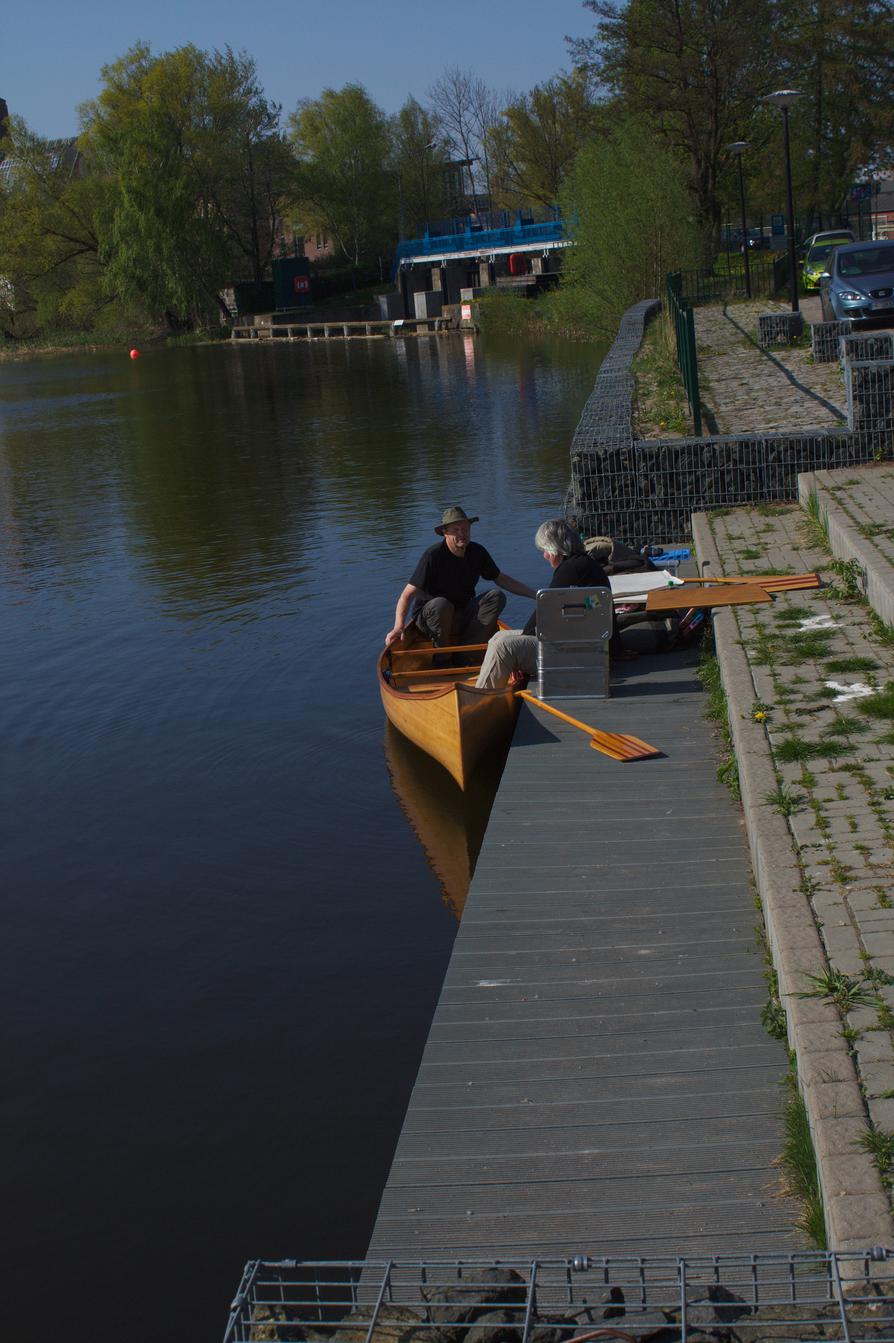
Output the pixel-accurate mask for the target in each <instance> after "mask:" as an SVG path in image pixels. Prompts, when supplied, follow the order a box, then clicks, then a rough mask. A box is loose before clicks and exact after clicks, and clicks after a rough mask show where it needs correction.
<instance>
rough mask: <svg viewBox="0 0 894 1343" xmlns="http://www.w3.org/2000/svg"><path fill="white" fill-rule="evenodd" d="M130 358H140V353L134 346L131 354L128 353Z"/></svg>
mask: <svg viewBox="0 0 894 1343" xmlns="http://www.w3.org/2000/svg"><path fill="white" fill-rule="evenodd" d="M130 357H131V359H139V357H140V352H139V350H138V349H137V347H136V346H134V347H133V349H132V350H131V352H130Z"/></svg>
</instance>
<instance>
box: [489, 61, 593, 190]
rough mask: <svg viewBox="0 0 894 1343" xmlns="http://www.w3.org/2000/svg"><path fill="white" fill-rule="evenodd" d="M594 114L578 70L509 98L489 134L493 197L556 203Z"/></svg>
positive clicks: (583, 78)
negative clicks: (511, 98)
mask: <svg viewBox="0 0 894 1343" xmlns="http://www.w3.org/2000/svg"><path fill="white" fill-rule="evenodd" d="M598 119H599V109H598V108H597V106H596V105H595V104H594V101H593V98H592V96H591V92H590V87H589V80H588V78H587V76H586V74H585V73H584V72H583V71H582V70H575V71H574V72H573V73H572V74H570V75H559V76H557V77H556V78H554V79H550V80H547V82H546V83H545V84H539V85H538V86H537V87H536V88H534V89H532V90H531V92H530V93H525V94H522V96H521V97H520V98H515V99H513V100H512V101H511V102H510V103H508V104H507V106H506V107H505V108H504V110H503V113H502V116H501V118H500V120H499V121H498V122H497V124H496V125H495V126H494V127H493V128H492V129H491V131H490V133H489V136H488V141H489V145H490V155H491V161H492V163H493V189H494V203H495V204H496V205H498V206H504V207H509V208H517V207H519V206H522V205H534V204H538V205H555V204H556V203H557V202H558V200H559V195H560V193H561V190H562V185H563V183H564V181H565V179H566V177H567V176H568V173H569V171H570V169H571V165H572V164H573V162H574V160H575V158H576V156H577V154H578V152H579V150H580V149H581V148H582V147H583V145H584V143H585V142H586V140H587V139H588V138H589V137H590V136H591V135H592V133H593V132H594V130H595V129H596V126H597V124H598Z"/></svg>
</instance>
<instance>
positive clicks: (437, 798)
mask: <svg viewBox="0 0 894 1343" xmlns="http://www.w3.org/2000/svg"><path fill="white" fill-rule="evenodd" d="M508 749H509V744H508V742H502V743H501V744H500V745H498V746H497V747H495V748H494V749H493V750H491V751H489V752H488V753H487V754H486V755H485V756H484V757H483V758H482V760H481V761H480V763H479V764H478V766H477V767H476V769H475V774H474V777H473V778H472V779H471V780H470V782H469V784H468V785H467V787H466V788H465V790H463V789H462V788H460V787H459V785H458V784H457V783H456V782H455V781H454V780H453V779H452V778H451V777H450V775H449V774H448V773H447V772H446V770H444V769H442V767H441V766H440V765H439V764H438V762H437V761H436V760H433V759H432V757H431V756H430V755H427V754H426V752H425V751H422V750H420V749H419V747H418V746H414V745H413V743H412V742H411V741H409V740H408V739H407V738H406V737H405V736H404V735H403V733H402V732H399V731H398V730H397V728H396V727H395V726H394V725H393V724H392V723H390V722H389V721H388V720H387V719H386V720H385V764H386V765H387V767H388V773H389V775H390V777H391V786H392V788H393V789H394V794H395V797H396V798H397V800H398V802H399V804H400V808H401V811H402V812H403V813H404V815H405V816H406V818H407V820H408V821H409V823H410V825H411V827H412V829H413V831H414V832H415V834H416V838H417V839H418V840H419V843H420V844H421V845H422V851H423V853H424V854H425V856H426V858H427V860H428V864H429V866H430V867H431V870H432V871H433V872H434V874H435V876H436V877H437V879H438V882H439V884H440V887H441V891H442V893H443V897H444V903H445V904H446V905H447V906H448V907H449V908H450V909H451V910H452V912H453V913H454V914H455V916H456V918H457V920H459V919H460V918H461V916H462V912H463V908H464V906H465V903H466V896H467V894H468V891H469V883H470V882H471V880H472V875H473V873H474V871H475V863H476V862H477V860H478V852H479V850H480V848H481V843H482V840H483V839H484V832H485V830H486V829H487V822H488V818H489V817H490V809H491V807H492V805H493V800H494V797H495V795H496V791H497V786H498V784H499V782H500V776H501V774H502V773H503V766H504V764H505V762H506V752H507V750H508Z"/></svg>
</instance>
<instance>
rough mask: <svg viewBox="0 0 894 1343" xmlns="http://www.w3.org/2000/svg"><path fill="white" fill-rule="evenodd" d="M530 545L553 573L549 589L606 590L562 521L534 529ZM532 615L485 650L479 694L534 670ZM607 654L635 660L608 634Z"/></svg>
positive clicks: (604, 579)
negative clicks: (609, 642) (524, 623)
mask: <svg viewBox="0 0 894 1343" xmlns="http://www.w3.org/2000/svg"><path fill="white" fill-rule="evenodd" d="M534 545H535V546H536V547H537V549H538V550H541V551H542V552H543V558H544V559H545V560H546V562H547V564H548V565H549V566H550V568H551V569H552V571H553V576H552V579H551V581H550V585H549V586H550V587H551V588H607V587H609V586H610V585H609V581H608V578H607V577H606V574H605V570H604V569H603V567H602V565H601V564H599V562H598V561H597V560H594V559H593V558H592V557H591V556H590V555H588V554H587V552H586V551H585V550H584V546H583V542H582V541H581V539H580V537H579V536H578V534H577V532H575V531H574V529H573V528H572V527H569V525H568V523H567V522H566V521H565V519H564V518H551V519H550V520H549V521H548V522H543V523H541V525H540V526H539V527H538V528H537V531H536V533H535V535H534ZM536 620H537V617H536V614H534V615H532V616H531V618H530V620H529V621H528V623H527V624H526V625H525V627H524V629H523V630H498V631H497V633H496V634H495V635H494V636H493V638H492V639H491V640H490V643H489V644H488V646H487V652H486V653H485V655H484V661H483V662H482V664H481V671H480V672H479V674H478V680H477V681H476V682H475V684H476V685H477V686H478V689H479V690H496V689H498V688H499V687H500V686H504V685H508V684H510V683H514V682H515V681H516V680H520V679H521V678H523V677H527V676H533V675H534V673H535V672H536V670H537V638H536V632H535V631H536ZM609 650H610V653H611V655H612V656H613V657H615V658H628V657H636V654H635V653H627V652H625V650H624V648H623V645H622V644H621V640H620V636H619V634H618V632H617V630H616V629H615V630H614V631H613V633H612V639H611V644H610V645H609Z"/></svg>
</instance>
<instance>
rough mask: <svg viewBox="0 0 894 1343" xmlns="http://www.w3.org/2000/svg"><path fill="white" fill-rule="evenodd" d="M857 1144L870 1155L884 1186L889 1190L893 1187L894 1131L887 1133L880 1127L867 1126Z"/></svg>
mask: <svg viewBox="0 0 894 1343" xmlns="http://www.w3.org/2000/svg"><path fill="white" fill-rule="evenodd" d="M857 1144H858V1146H859V1147H862V1149H863V1151H864V1152H868V1153H869V1155H870V1156H871V1157H872V1160H873V1162H874V1163H875V1167H876V1170H877V1171H878V1173H879V1175H880V1176H881V1177H882V1184H883V1185H884V1186H885V1188H886V1189H888V1190H890V1189H891V1188H892V1187H894V1133H887V1132H886V1131H885V1130H884V1129H880V1128H867V1129H866V1130H865V1131H864V1132H863V1133H861V1134H860V1137H859V1138H858V1139H857Z"/></svg>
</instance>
